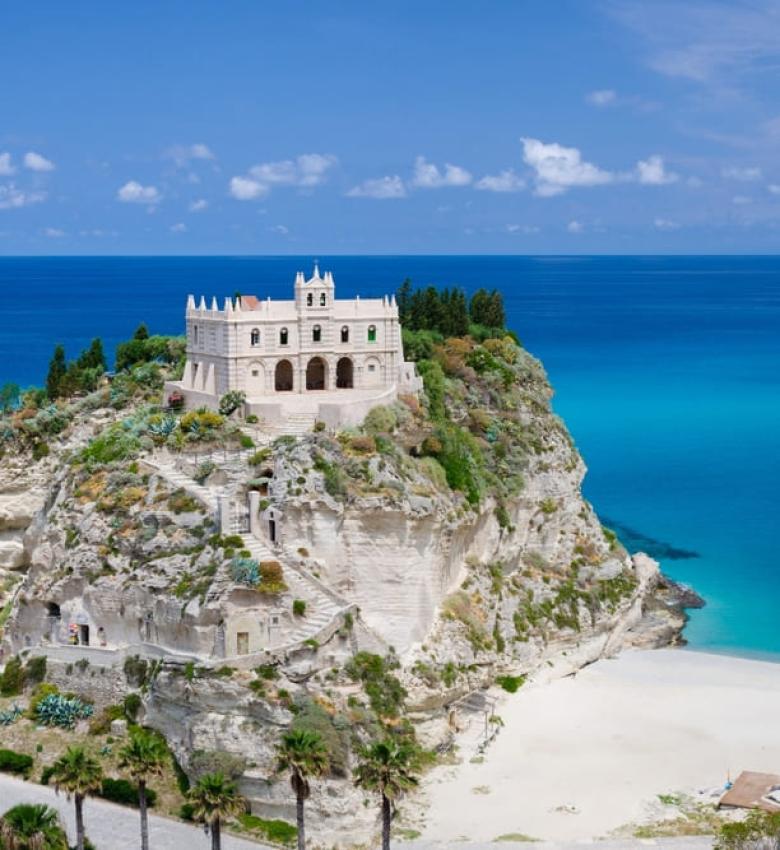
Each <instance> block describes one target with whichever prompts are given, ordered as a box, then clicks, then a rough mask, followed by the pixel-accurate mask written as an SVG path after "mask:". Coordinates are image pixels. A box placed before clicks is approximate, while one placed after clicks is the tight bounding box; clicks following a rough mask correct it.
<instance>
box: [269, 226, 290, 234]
mask: <svg viewBox="0 0 780 850" xmlns="http://www.w3.org/2000/svg"><path fill="white" fill-rule="evenodd" d="M271 232H272V233H278V234H279V235H280V236H287V235H288V234H289V232H290V228H289V227H285V226H284V225H283V224H275V225H274V226H273V227H272V228H271Z"/></svg>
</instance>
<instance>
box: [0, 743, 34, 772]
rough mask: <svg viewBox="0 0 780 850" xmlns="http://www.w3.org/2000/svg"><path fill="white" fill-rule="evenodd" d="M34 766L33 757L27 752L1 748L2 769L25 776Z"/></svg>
mask: <svg viewBox="0 0 780 850" xmlns="http://www.w3.org/2000/svg"><path fill="white" fill-rule="evenodd" d="M32 766H33V757H32V756H28V755H27V753H15V752H14V751H13V750H0V771H2V772H3V773H17V774H19V775H21V776H24V777H25V778H26V777H27V776H29V774H30V771H31V770H32Z"/></svg>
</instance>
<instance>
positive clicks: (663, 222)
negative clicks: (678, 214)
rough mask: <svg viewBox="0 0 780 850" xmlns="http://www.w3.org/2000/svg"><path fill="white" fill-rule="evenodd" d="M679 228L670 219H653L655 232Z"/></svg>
mask: <svg viewBox="0 0 780 850" xmlns="http://www.w3.org/2000/svg"><path fill="white" fill-rule="evenodd" d="M679 226H680V225H679V224H678V223H677V222H676V221H672V220H671V219H670V218H656V219H653V227H655V229H656V230H677V228H678V227H679Z"/></svg>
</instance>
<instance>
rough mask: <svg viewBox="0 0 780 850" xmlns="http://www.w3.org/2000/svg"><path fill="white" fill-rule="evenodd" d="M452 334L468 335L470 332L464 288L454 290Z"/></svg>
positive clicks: (451, 306) (451, 308)
mask: <svg viewBox="0 0 780 850" xmlns="http://www.w3.org/2000/svg"><path fill="white" fill-rule="evenodd" d="M450 310H451V322H452V331H451V332H452V335H453V336H466V334H467V333H468V332H469V311H468V307H467V305H466V295H465V294H464V292H463V290H462V289H453V290H452V300H451V302H450Z"/></svg>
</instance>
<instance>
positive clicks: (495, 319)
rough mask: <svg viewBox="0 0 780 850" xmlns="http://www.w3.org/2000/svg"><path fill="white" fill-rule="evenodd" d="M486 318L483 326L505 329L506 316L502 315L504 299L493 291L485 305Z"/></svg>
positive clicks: (495, 290) (496, 291) (497, 292)
mask: <svg viewBox="0 0 780 850" xmlns="http://www.w3.org/2000/svg"><path fill="white" fill-rule="evenodd" d="M487 318H488V319H489V321H486V322H485V324H486V325H488V327H491V328H503V327H506V314H505V313H504V298H503V296H502V295H501V293H500V292H499V291H498V290H497V289H494V290H493V291H492V292H491V293H490V297H489V300H488V304H487Z"/></svg>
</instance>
